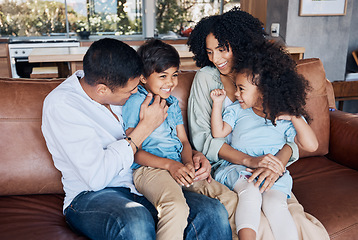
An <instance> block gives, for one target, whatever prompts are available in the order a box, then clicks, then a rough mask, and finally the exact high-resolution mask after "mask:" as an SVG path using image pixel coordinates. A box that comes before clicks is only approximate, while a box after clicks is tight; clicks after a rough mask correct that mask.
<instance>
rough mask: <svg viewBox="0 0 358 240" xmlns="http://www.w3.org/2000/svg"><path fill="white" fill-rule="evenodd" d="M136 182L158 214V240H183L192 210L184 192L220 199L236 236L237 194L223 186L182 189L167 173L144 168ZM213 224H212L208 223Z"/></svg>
mask: <svg viewBox="0 0 358 240" xmlns="http://www.w3.org/2000/svg"><path fill="white" fill-rule="evenodd" d="M133 180H134V184H135V187H136V188H137V190H138V191H139V192H140V193H142V194H143V195H144V196H145V197H146V198H147V199H148V200H149V201H150V202H151V203H152V204H153V205H154V206H155V208H156V209H157V211H158V218H159V222H158V226H157V240H168V239H174V240H176V239H178V240H182V239H183V234H184V229H185V228H186V226H187V218H188V215H189V207H188V205H187V204H186V200H185V198H184V195H183V191H182V188H183V189H186V190H188V191H192V192H196V193H200V194H204V195H206V196H208V197H211V198H216V199H218V200H219V201H220V202H221V203H222V204H223V205H224V206H225V208H226V210H227V211H228V214H229V222H230V226H231V229H232V231H233V235H234V236H236V237H235V238H234V239H237V234H236V225H235V211H236V206H237V201H238V198H237V194H236V193H235V192H233V191H231V190H230V189H229V188H227V187H226V186H224V185H223V184H221V183H219V182H217V181H215V180H213V181H212V182H211V183H208V182H207V181H206V180H203V181H198V182H195V183H194V184H193V185H191V186H190V187H188V188H187V187H181V186H180V185H179V184H178V183H177V182H176V181H175V180H174V179H173V178H172V176H171V175H170V173H169V172H168V171H167V170H162V169H157V168H150V167H144V166H142V167H140V168H138V169H137V170H135V171H134V174H133ZM208 224H210V221H208Z"/></svg>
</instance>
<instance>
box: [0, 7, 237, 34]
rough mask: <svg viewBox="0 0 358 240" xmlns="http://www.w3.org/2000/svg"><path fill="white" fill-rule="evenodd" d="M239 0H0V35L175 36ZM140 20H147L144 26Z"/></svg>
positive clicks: (223, 10)
mask: <svg viewBox="0 0 358 240" xmlns="http://www.w3.org/2000/svg"><path fill="white" fill-rule="evenodd" d="M239 2H240V0H156V2H154V0H108V1H107V0H0V33H1V36H57V35H75V34H76V33H78V32H80V31H90V32H91V34H92V35H131V36H134V35H138V36H141V37H143V36H144V33H145V32H146V34H145V36H146V37H148V36H149V37H150V36H154V32H153V31H156V33H157V34H166V33H168V32H170V31H171V32H173V33H176V34H180V33H181V31H183V30H185V29H187V28H190V27H193V26H194V25H195V24H196V23H197V22H198V21H199V20H200V19H201V18H202V17H204V16H208V15H213V14H220V13H222V12H225V11H227V10H229V9H231V8H232V7H233V6H239V5H240V3H239ZM152 4H155V7H154V6H153V7H154V8H155V13H151V11H145V10H144V6H147V7H148V6H150V5H152ZM18 13H21V14H18ZM144 13H145V14H144ZM151 14H153V17H152V18H151V17H150V15H151ZM148 16H149V17H148ZM151 19H154V20H151ZM144 22H147V24H146V25H144V24H143V23H144ZM154 29H155V30H154ZM152 32H153V33H152Z"/></svg>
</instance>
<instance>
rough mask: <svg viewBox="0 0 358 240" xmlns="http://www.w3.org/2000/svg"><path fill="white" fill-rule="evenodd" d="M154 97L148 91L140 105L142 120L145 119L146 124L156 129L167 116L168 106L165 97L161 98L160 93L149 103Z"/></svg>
mask: <svg viewBox="0 0 358 240" xmlns="http://www.w3.org/2000/svg"><path fill="white" fill-rule="evenodd" d="M152 98H153V95H152V94H151V93H148V95H147V97H146V99H145V100H144V102H143V103H142V105H141V107H140V114H139V118H140V121H145V123H146V125H147V126H148V127H149V128H151V129H153V130H152V131H154V129H156V128H157V127H159V126H160V124H162V123H163V122H164V120H165V119H166V118H167V116H168V113H167V111H168V106H167V102H166V101H165V99H160V96H158V95H156V96H154V101H153V103H152V104H151V105H149V103H150V101H151V100H152Z"/></svg>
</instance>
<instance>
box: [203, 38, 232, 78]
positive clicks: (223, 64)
mask: <svg viewBox="0 0 358 240" xmlns="http://www.w3.org/2000/svg"><path fill="white" fill-rule="evenodd" d="M206 52H207V54H208V58H209V60H210V61H211V62H212V63H213V64H214V65H215V67H217V69H218V70H219V71H220V73H221V74H223V75H227V74H229V73H231V72H232V67H233V62H234V55H233V53H232V50H231V48H230V46H229V49H226V47H225V46H220V45H219V42H218V40H217V39H216V38H215V36H214V34H212V33H210V34H209V35H208V36H207V37H206Z"/></svg>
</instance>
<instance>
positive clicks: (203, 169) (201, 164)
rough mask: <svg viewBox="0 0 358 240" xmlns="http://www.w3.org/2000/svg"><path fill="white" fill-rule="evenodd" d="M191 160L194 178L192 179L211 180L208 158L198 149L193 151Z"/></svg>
mask: <svg viewBox="0 0 358 240" xmlns="http://www.w3.org/2000/svg"><path fill="white" fill-rule="evenodd" d="M193 154H194V155H193V162H194V168H195V178H194V181H200V180H204V179H206V180H207V181H208V183H210V182H211V179H212V177H211V174H210V172H211V164H210V162H209V160H208V159H207V158H206V157H205V156H204V154H202V153H201V152H198V151H193Z"/></svg>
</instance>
